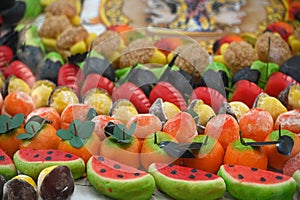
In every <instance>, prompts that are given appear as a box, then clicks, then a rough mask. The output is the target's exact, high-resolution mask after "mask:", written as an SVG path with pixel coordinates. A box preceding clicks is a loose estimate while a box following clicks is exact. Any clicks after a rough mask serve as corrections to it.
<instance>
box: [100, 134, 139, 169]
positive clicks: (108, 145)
mask: <svg viewBox="0 0 300 200" xmlns="http://www.w3.org/2000/svg"><path fill="white" fill-rule="evenodd" d="M140 151H141V142H140V141H139V140H138V139H137V137H135V136H132V137H131V142H130V143H119V142H116V141H114V140H113V139H112V138H111V137H107V138H105V139H104V140H103V141H102V143H101V145H100V155H101V156H104V157H107V158H110V159H112V160H115V161H118V162H120V163H123V164H125V165H130V166H132V167H135V168H138V167H140Z"/></svg>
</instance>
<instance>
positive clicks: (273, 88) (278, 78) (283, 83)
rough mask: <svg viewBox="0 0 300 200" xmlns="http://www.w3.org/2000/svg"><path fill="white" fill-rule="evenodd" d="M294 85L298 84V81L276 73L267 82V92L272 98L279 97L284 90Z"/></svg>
mask: <svg viewBox="0 0 300 200" xmlns="http://www.w3.org/2000/svg"><path fill="white" fill-rule="evenodd" d="M292 83H294V84H297V81H296V80H294V79H293V78H292V77H290V76H289V75H286V74H284V73H282V72H274V73H273V74H271V76H270V77H269V79H268V81H267V84H266V87H265V92H266V93H267V94H268V95H270V96H273V97H277V96H278V95H279V93H280V92H281V91H282V90H284V89H285V88H286V87H287V86H289V85H290V84H292Z"/></svg>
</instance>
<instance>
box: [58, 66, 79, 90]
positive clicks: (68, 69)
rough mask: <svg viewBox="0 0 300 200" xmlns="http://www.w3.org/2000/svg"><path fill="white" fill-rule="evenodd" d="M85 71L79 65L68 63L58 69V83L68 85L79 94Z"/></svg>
mask: <svg viewBox="0 0 300 200" xmlns="http://www.w3.org/2000/svg"><path fill="white" fill-rule="evenodd" d="M83 80H84V73H83V71H82V70H81V69H80V68H79V66H78V65H76V64H73V63H66V64H64V65H63V66H61V68H60V69H59V71H58V77H57V85H58V86H68V87H70V88H72V90H73V91H74V92H75V93H76V94H77V95H78V96H79V93H80V89H81V85H82V83H83Z"/></svg>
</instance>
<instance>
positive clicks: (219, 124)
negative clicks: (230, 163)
mask: <svg viewBox="0 0 300 200" xmlns="http://www.w3.org/2000/svg"><path fill="white" fill-rule="evenodd" d="M204 134H205V135H209V136H211V137H213V138H215V139H216V140H218V141H219V142H220V144H221V145H222V147H223V149H224V150H226V148H227V146H228V144H229V143H231V142H232V141H234V140H236V139H238V138H239V137H240V135H239V125H238V122H237V121H236V120H235V119H234V117H232V116H231V115H229V114H219V115H216V116H214V117H213V118H211V119H210V120H209V121H208V122H207V124H206V127H205V130H204Z"/></svg>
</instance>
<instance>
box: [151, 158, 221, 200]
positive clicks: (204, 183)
mask: <svg viewBox="0 0 300 200" xmlns="http://www.w3.org/2000/svg"><path fill="white" fill-rule="evenodd" d="M148 172H149V173H150V174H151V175H152V176H153V177H154V179H155V182H156V186H157V188H158V189H159V190H160V191H162V192H164V193H166V194H167V195H168V196H170V197H172V198H174V199H176V200H181V199H182V200H186V199H189V200H198V199H206V200H214V199H219V198H222V196H223V195H224V193H225V191H226V185H225V182H224V181H223V179H222V178H221V177H218V178H216V179H213V180H197V181H186V180H181V179H175V178H171V177H168V176H166V175H164V174H162V173H160V172H159V171H158V169H157V168H156V166H155V163H152V164H151V165H150V166H149V169H148Z"/></svg>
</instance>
